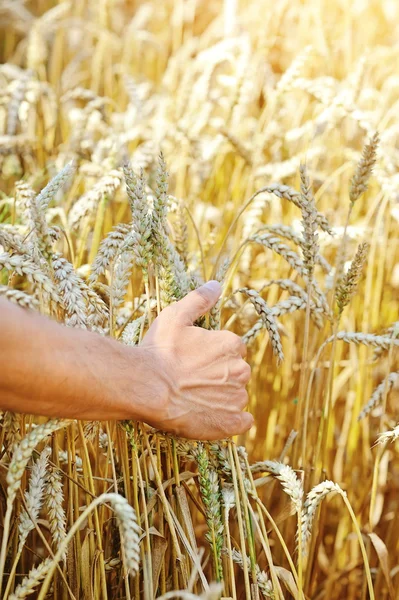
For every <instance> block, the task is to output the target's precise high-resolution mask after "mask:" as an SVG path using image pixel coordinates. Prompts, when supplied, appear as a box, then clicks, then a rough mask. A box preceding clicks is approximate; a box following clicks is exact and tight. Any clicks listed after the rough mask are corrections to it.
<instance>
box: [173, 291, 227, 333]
mask: <svg viewBox="0 0 399 600" xmlns="http://www.w3.org/2000/svg"><path fill="white" fill-rule="evenodd" d="M221 293H222V286H221V285H220V283H219V282H218V281H208V283H205V284H204V285H202V286H201V287H199V288H197V289H196V290H194V291H193V292H190V293H189V294H187V296H185V297H184V298H183V299H182V300H179V302H177V303H176V304H175V311H176V314H178V315H179V316H182V317H183V319H184V320H185V321H186V324H187V325H192V324H193V323H194V321H196V320H197V319H199V317H202V315H204V314H205V313H207V312H208V310H210V309H211V308H212V307H213V306H215V304H216V302H217V301H218V300H219V298H220V295H221Z"/></svg>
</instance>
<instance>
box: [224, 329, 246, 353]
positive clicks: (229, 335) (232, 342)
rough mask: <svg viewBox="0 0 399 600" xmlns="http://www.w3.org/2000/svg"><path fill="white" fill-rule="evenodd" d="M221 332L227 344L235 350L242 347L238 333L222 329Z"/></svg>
mask: <svg viewBox="0 0 399 600" xmlns="http://www.w3.org/2000/svg"><path fill="white" fill-rule="evenodd" d="M220 333H221V335H222V336H223V339H224V341H225V342H226V344H228V346H229V348H232V349H233V350H240V349H241V345H242V342H241V338H240V337H239V336H238V335H236V334H235V333H233V332H232V331H221V332H220Z"/></svg>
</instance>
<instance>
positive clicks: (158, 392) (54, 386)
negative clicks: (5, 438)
mask: <svg viewBox="0 0 399 600" xmlns="http://www.w3.org/2000/svg"><path fill="white" fill-rule="evenodd" d="M220 293H221V288H220V285H219V284H218V283H217V282H215V281H211V282H209V283H208V284H206V285H204V286H202V287H201V288H199V289H198V290H195V291H193V292H190V293H189V294H188V295H187V296H186V297H185V298H183V299H182V300H180V301H179V302H176V303H175V304H173V305H171V306H169V307H168V308H166V309H165V310H163V311H162V312H161V314H160V315H159V316H158V317H157V319H156V320H155V321H154V322H153V324H152V325H151V327H150V328H149V330H148V332H147V334H146V335H145V337H144V340H143V342H142V343H141V344H140V346H139V347H129V346H124V345H123V344H120V343H118V342H116V341H115V340H113V339H111V338H105V337H102V336H100V335H98V334H96V333H92V332H88V331H85V330H82V329H71V328H68V327H64V326H61V325H60V324H58V323H56V322H55V321H52V320H50V319H48V318H46V317H44V316H41V315H37V314H35V313H33V312H31V311H27V310H24V309H22V308H20V307H18V306H16V305H14V304H12V303H11V302H9V301H8V300H5V299H3V298H0V332H1V334H0V335H1V337H0V364H1V369H0V408H1V409H2V410H10V411H13V412H16V413H26V414H35V415H43V416H48V417H63V418H76V419H83V420H99V421H104V420H123V419H132V420H137V421H143V422H145V423H148V424H149V425H152V426H154V427H157V428H158V429H160V430H162V431H168V432H171V433H174V434H177V435H179V436H182V437H186V438H191V439H200V440H213V439H221V438H225V437H229V436H232V435H235V434H240V433H244V432H245V431H247V430H248V429H249V428H250V427H251V426H252V424H253V417H252V416H251V415H250V414H249V413H247V412H244V408H245V406H246V405H247V402H248V396H247V392H246V389H245V386H246V385H247V383H248V381H249V379H250V374H251V371H250V367H249V365H248V364H247V363H246V362H245V360H244V359H245V356H246V347H245V345H244V344H243V343H242V341H241V339H240V338H239V337H238V336H236V335H235V334H234V333H231V332H229V331H208V330H206V329H202V328H200V327H195V326H194V325H193V323H194V322H195V321H196V320H197V319H198V318H199V317H200V316H202V315H204V314H205V313H206V312H208V311H209V310H210V308H212V306H214V305H215V303H216V302H217V300H218V298H219V296H220Z"/></svg>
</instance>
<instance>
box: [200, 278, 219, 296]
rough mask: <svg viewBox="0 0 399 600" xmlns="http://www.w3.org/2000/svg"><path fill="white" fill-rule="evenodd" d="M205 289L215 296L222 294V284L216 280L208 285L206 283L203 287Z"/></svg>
mask: <svg viewBox="0 0 399 600" xmlns="http://www.w3.org/2000/svg"><path fill="white" fill-rule="evenodd" d="M202 287H204V288H206V289H207V290H210V291H211V292H213V293H214V294H216V293H217V294H220V293H221V291H222V286H221V285H220V283H219V282H218V281H216V280H214V279H212V280H211V281H208V282H207V283H204V285H203V286H202Z"/></svg>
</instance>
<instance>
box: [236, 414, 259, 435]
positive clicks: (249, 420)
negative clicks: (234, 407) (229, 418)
mask: <svg viewBox="0 0 399 600" xmlns="http://www.w3.org/2000/svg"><path fill="white" fill-rule="evenodd" d="M254 422H255V420H254V418H253V416H252V415H251V413H249V412H243V413H241V422H240V425H239V431H237V435H240V434H242V433H245V432H246V431H248V429H251V427H252V426H253V424H254Z"/></svg>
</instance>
